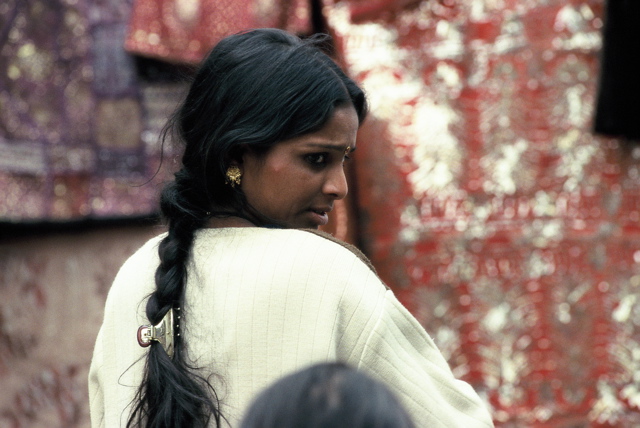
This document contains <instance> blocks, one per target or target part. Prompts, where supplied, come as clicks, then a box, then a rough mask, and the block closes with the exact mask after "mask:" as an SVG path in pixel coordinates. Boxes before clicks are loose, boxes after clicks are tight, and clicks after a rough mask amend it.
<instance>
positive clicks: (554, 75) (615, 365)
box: [325, 0, 640, 428]
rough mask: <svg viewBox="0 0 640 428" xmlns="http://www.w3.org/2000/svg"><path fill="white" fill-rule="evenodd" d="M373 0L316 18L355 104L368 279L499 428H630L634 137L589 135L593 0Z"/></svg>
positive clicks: (633, 420) (636, 240) (636, 260)
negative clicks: (405, 0)
mask: <svg viewBox="0 0 640 428" xmlns="http://www.w3.org/2000/svg"><path fill="white" fill-rule="evenodd" d="M376 3H379V4H383V3H387V4H388V5H389V7H387V8H382V9H380V10H379V11H377V12H378V13H377V14H372V15H368V17H366V19H365V18H363V16H360V17H358V22H354V21H353V18H354V14H353V12H354V10H356V9H357V7H359V6H362V5H363V4H364V3H363V2H361V1H355V0H354V1H330V0H325V4H326V5H325V13H326V17H327V20H328V22H329V25H330V27H331V29H332V31H333V32H334V34H335V35H336V37H337V39H338V44H339V46H340V51H341V53H342V56H343V57H344V61H345V63H346V64H347V66H348V69H349V71H350V73H351V74H352V75H353V76H354V77H356V78H357V79H358V80H359V81H361V82H362V84H363V86H364V88H365V89H366V90H367V92H368V94H369V97H370V100H371V104H372V111H371V115H370V117H369V118H368V119H367V122H366V123H365V126H364V127H363V129H362V131H361V133H360V136H359V143H358V151H357V154H356V156H355V163H356V167H357V173H356V179H357V183H358V189H357V190H358V192H357V195H358V206H359V209H360V210H361V213H362V216H361V217H362V223H361V224H360V229H361V231H362V238H363V241H364V244H365V245H364V247H365V250H366V251H367V252H368V254H369V255H370V256H371V257H372V260H373V262H374V264H375V265H376V267H377V269H378V271H379V273H380V274H381V276H382V277H383V278H384V280H385V281H386V282H387V283H389V284H390V285H391V286H392V287H393V288H394V289H395V290H396V292H397V294H398V295H399V296H400V298H401V300H402V301H403V303H405V304H406V305H407V306H408V307H409V308H410V309H411V310H412V311H413V313H414V314H415V315H416V316H417V317H418V318H419V319H420V320H421V321H422V322H423V323H424V325H425V326H426V328H427V330H428V331H429V332H431V333H432V335H433V336H434V339H435V340H436V342H437V343H438V345H439V346H440V347H441V349H442V350H443V352H444V353H445V354H446V356H447V358H448V360H449V362H450V364H451V366H452V367H453V369H454V371H455V373H456V374H457V375H459V376H461V377H462V378H464V379H466V380H468V381H469V382H471V383H472V384H473V385H474V387H475V388H476V389H477V390H478V391H480V392H481V393H482V394H483V395H484V397H486V401H487V403H488V404H489V406H490V407H491V409H492V413H493V417H494V419H495V421H496V425H497V426H501V427H605V426H606V427H629V428H630V427H636V426H640V387H639V386H638V385H640V382H639V378H638V373H639V372H640V299H638V290H639V288H638V287H640V197H639V196H638V195H640V173H639V172H638V171H640V170H639V169H638V162H639V160H640V149H638V148H635V146H633V145H629V144H626V143H625V142H623V141H618V140H615V139H608V138H601V137H597V136H594V135H593V134H592V132H591V129H592V116H593V111H594V104H595V98H596V90H597V86H598V85H597V82H598V70H599V54H600V49H601V43H602V37H601V30H602V27H603V24H604V19H605V17H604V12H603V9H604V2H603V0H581V1H578V0H571V1H561V0H549V1H545V2H540V1H537V0H523V1H480V0H478V1H475V0H470V1H455V0H454V1H447V0H442V1H436V0H430V1H422V2H420V3H419V4H418V5H411V7H406V8H402V9H398V8H397V7H396V6H397V4H396V2H382V1H381V2H376ZM418 424H419V421H418Z"/></svg>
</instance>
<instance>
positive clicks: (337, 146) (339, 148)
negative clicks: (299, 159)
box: [307, 143, 356, 153]
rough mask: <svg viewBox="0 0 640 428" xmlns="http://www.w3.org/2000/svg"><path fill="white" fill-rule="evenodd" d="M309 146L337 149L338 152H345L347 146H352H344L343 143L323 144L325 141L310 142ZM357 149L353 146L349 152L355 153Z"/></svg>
mask: <svg viewBox="0 0 640 428" xmlns="http://www.w3.org/2000/svg"><path fill="white" fill-rule="evenodd" d="M307 146H310V147H315V148H318V149H325V150H335V151H337V152H344V151H345V149H346V148H347V147H350V146H347V147H344V146H341V145H335V144H323V143H308V144H307ZM355 151H356V147H351V150H349V153H353V152H355Z"/></svg>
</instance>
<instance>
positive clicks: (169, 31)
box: [125, 0, 311, 63]
mask: <svg viewBox="0 0 640 428" xmlns="http://www.w3.org/2000/svg"><path fill="white" fill-rule="evenodd" d="M310 14H311V11H310V7H309V1H308V0H215V1H214V0H136V1H135V3H134V6H133V13H132V16H131V22H130V26H129V32H128V35H127V40H126V44H125V46H126V48H127V50H129V51H130V52H132V53H136V54H139V55H143V56H150V57H157V58H160V59H163V60H165V61H172V62H181V63H199V62H200V61H201V60H202V59H203V58H204V56H205V55H206V54H207V52H208V51H209V50H210V49H211V48H212V47H213V45H214V44H215V43H216V42H217V41H218V40H220V39H221V38H223V37H224V36H227V35H229V34H232V33H236V32H238V31H242V30H248V29H251V28H257V27H280V28H285V29H287V30H289V31H292V32H294V33H304V34H306V33H309V31H310V29H311V28H310V26H311V16H310Z"/></svg>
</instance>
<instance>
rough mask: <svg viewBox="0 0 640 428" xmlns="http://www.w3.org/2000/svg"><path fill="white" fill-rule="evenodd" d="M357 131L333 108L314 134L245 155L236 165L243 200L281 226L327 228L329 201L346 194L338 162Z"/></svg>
mask: <svg viewBox="0 0 640 428" xmlns="http://www.w3.org/2000/svg"><path fill="white" fill-rule="evenodd" d="M357 131H358V116H357V114H356V111H355V109H354V108H353V107H352V106H347V107H338V108H336V109H335V111H334V114H333V116H332V117H331V119H330V120H329V121H328V122H327V124H326V125H325V126H324V127H323V128H322V129H320V130H319V131H317V132H314V133H311V134H306V135H302V136H300V137H296V138H293V139H290V140H285V141H282V142H280V143H278V144H276V145H275V146H274V147H272V148H271V149H270V150H269V151H268V152H267V154H265V155H262V156H259V155H257V154H255V153H254V152H252V151H250V150H248V151H246V152H245V154H244V155H243V157H242V163H241V164H240V165H238V166H239V167H240V170H241V171H242V184H241V185H240V187H241V188H242V191H243V192H244V194H245V196H246V198H247V201H248V202H249V204H251V206H253V208H255V209H256V210H258V212H260V213H261V214H263V215H265V216H266V217H268V218H269V219H271V220H275V221H278V222H280V223H282V224H284V225H285V226H287V227H291V228H313V229H316V228H317V227H318V226H320V225H324V224H327V221H328V217H327V213H328V212H329V211H331V210H332V209H333V203H334V201H335V200H336V199H342V198H344V197H345V196H346V194H347V180H346V177H345V174H344V161H345V159H347V155H348V153H349V152H350V151H353V150H354V149H355V145H356V133H357Z"/></svg>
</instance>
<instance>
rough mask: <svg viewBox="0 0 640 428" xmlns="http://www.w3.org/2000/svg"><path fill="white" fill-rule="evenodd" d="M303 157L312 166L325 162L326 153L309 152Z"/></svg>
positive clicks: (321, 164)
mask: <svg viewBox="0 0 640 428" xmlns="http://www.w3.org/2000/svg"><path fill="white" fill-rule="evenodd" d="M304 159H305V160H306V161H307V162H308V163H310V164H311V165H313V166H324V165H326V163H327V154H326V153H311V154H308V155H306V156H305V157H304Z"/></svg>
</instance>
